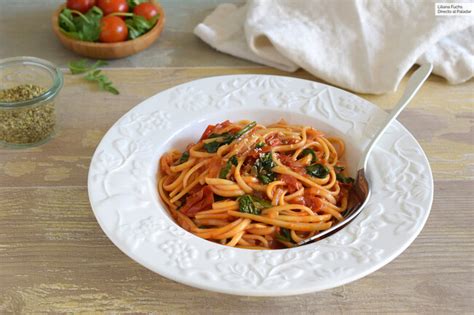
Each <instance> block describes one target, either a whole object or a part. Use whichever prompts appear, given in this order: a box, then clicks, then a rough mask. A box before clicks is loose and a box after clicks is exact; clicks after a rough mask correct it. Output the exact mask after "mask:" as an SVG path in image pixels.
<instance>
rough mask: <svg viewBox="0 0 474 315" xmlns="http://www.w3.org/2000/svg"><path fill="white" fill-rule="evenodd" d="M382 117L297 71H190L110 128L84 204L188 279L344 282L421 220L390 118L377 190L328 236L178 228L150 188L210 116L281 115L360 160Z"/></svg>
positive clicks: (289, 290) (423, 214) (296, 284)
mask: <svg viewBox="0 0 474 315" xmlns="http://www.w3.org/2000/svg"><path fill="white" fill-rule="evenodd" d="M385 115H386V114H385V113H384V112H383V111H382V110H380V109H379V108H378V107H376V106H374V105H373V104H371V103H369V102H367V101H365V100H363V99H361V98H359V97H357V96H355V95H353V94H350V93H347V92H345V91H342V90H340V89H336V88H333V87H331V86H327V85H324V84H319V83H314V82H311V81H306V80H301V79H293V78H288V77H279V76H265V75H236V76H221V77H212V78H206V79H201V80H197V81H192V82H189V83H186V84H183V85H180V86H177V87H174V88H171V89H169V90H166V91H163V92H161V93H158V94H157V95H155V96H153V97H151V98H149V99H147V100H145V101H144V102H142V103H141V104H139V105H137V106H136V107H134V108H133V109H132V110H131V111H130V112H128V113H127V114H125V115H124V116H123V117H122V118H121V119H120V120H119V121H118V122H117V123H116V124H115V125H114V126H113V127H112V128H111V129H110V130H109V131H108V133H107V134H106V135H105V136H104V138H103V139H102V141H101V143H100V144H99V146H98V148H97V150H96V152H95V154H94V156H93V158H92V162H91V166H90V170H89V180H88V189H89V198H90V202H91V205H92V208H93V210H94V214H95V215H96V217H97V220H98V222H99V224H100V226H101V227H102V229H103V230H104V232H105V233H106V234H107V236H108V237H109V238H110V239H111V240H112V241H113V242H114V244H115V245H116V246H117V247H119V248H120V249H121V250H122V251H123V252H124V253H126V254H127V255H128V256H130V257H131V258H133V259H134V260H136V261H137V262H139V263H140V264H142V265H144V266H145V267H147V268H149V269H151V270H153V271H155V272H157V273H159V274H161V275H163V276H165V277H167V278H170V279H173V280H175V281H178V282H181V283H184V284H188V285H191V286H194V287H198V288H203V289H208V290H213V291H218V292H224V293H229V294H238V295H255V296H276V295H293V294H302V293H308V292H314V291H318V290H324V289H328V288H332V287H335V286H339V285H343V284H346V283H348V282H351V281H354V280H356V279H359V278H361V277H363V276H365V275H367V274H369V273H371V272H373V271H375V270H377V269H379V268H380V267H382V266H383V265H385V264H387V263H388V262H390V261H391V260H393V259H394V258H395V257H396V256H398V255H399V254H400V253H401V252H402V251H403V250H405V249H406V247H408V246H409V245H410V244H411V242H412V241H413V240H414V239H415V238H416V236H417V235H418V234H419V232H420V231H421V229H422V227H423V225H424V224H425V222H426V220H427V218H428V215H429V211H430V208H431V204H432V199H433V179H432V175H431V170H430V167H429V163H428V161H427V159H426V157H425V155H424V153H423V151H422V149H421V147H420V146H419V144H418V143H417V142H416V140H415V139H414V138H413V136H411V134H410V133H409V132H408V131H407V130H406V129H405V128H404V127H403V126H402V125H401V124H399V123H398V122H396V123H395V124H392V126H391V127H390V128H389V130H388V132H387V133H386V134H385V135H384V136H383V138H382V139H381V140H380V143H379V145H378V147H377V148H376V149H375V150H374V152H373V154H372V156H371V159H370V161H369V169H368V173H369V178H370V180H371V181H372V185H373V195H372V197H371V200H370V203H369V204H368V206H367V208H366V209H365V210H364V211H363V212H362V214H361V215H360V216H359V217H358V218H356V220H355V221H354V222H353V223H351V224H350V225H349V226H347V227H346V228H345V229H343V230H342V231H340V232H338V233H336V234H334V235H333V236H331V237H328V238H326V239H324V240H323V241H320V242H318V243H315V244H310V245H307V246H303V247H299V248H294V249H287V250H275V251H253V250H243V249H236V248H228V247H224V246H221V245H218V244H214V243H211V242H208V241H205V240H203V239H200V238H198V237H195V236H194V235H192V234H190V233H188V232H186V231H184V230H183V229H181V228H180V227H179V226H177V225H176V224H175V223H174V222H173V220H172V219H171V218H170V217H169V215H168V214H167V212H166V210H165V209H164V206H163V204H162V203H161V201H160V200H159V197H158V195H157V192H156V178H155V176H156V173H157V167H158V165H157V164H158V159H159V157H160V155H161V154H162V153H163V152H165V151H167V150H168V149H170V148H171V147H175V146H177V147H178V148H181V149H182V148H183V147H184V145H185V144H186V143H189V142H191V141H193V140H194V141H196V139H197V138H198V137H199V135H200V133H201V132H202V130H204V128H205V126H206V125H207V124H208V123H215V122H218V121H221V120H225V119H231V120H236V119H244V118H247V119H255V120H257V121H259V122H263V123H268V122H271V121H276V120H278V119H280V118H285V119H287V120H288V121H289V122H290V123H305V124H311V125H313V126H315V127H316V128H318V129H321V130H323V131H326V132H327V133H328V134H332V133H335V134H339V135H340V136H342V137H344V139H345V140H346V142H347V143H348V155H349V158H350V160H351V161H355V162H354V163H355V164H356V163H357V161H358V156H357V153H358V152H360V151H362V149H363V148H364V146H365V145H367V143H368V139H370V137H371V135H372V133H373V131H374V130H375V128H374V124H376V122H377V121H381V118H382V117H384V116H385Z"/></svg>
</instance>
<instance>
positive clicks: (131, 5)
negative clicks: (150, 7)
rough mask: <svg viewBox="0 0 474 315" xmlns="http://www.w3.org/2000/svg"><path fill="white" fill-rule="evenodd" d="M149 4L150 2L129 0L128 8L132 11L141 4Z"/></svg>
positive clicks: (146, 0)
mask: <svg viewBox="0 0 474 315" xmlns="http://www.w3.org/2000/svg"><path fill="white" fill-rule="evenodd" d="M144 2H148V0H127V4H128V8H129V10H130V11H133V9H134V8H135V7H136V6H137V5H139V4H140V3H144Z"/></svg>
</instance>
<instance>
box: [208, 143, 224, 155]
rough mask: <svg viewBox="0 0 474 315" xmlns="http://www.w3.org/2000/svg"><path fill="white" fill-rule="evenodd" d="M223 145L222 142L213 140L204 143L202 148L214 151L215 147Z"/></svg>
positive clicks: (210, 151)
mask: <svg viewBox="0 0 474 315" xmlns="http://www.w3.org/2000/svg"><path fill="white" fill-rule="evenodd" d="M223 145H224V143H221V142H218V141H213V142H208V143H204V146H203V147H204V150H206V151H207V152H208V153H216V152H217V149H219V148H220V147H221V146H223Z"/></svg>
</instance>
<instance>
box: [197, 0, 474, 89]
mask: <svg viewBox="0 0 474 315" xmlns="http://www.w3.org/2000/svg"><path fill="white" fill-rule="evenodd" d="M437 1H439V0H423V1H417V0H398V1H376V0H373V1H364V0H273V1H268V0H267V1H265V0H250V1H248V2H247V3H246V4H245V5H243V6H242V7H236V6H235V5H232V4H222V5H219V6H218V7H217V8H216V9H215V11H214V12H212V13H211V14H210V15H209V16H208V17H207V18H206V19H205V20H204V21H203V22H202V23H200V24H199V25H197V26H196V28H195V29H194V33H195V34H196V35H197V36H199V37H200V38H201V39H202V40H203V41H205V42H206V43H208V44H209V45H211V46H212V47H214V48H216V49H217V50H220V51H222V52H225V53H228V54H231V55H234V56H236V57H240V58H244V59H248V60H251V61H254V62H257V63H261V64H265V65H268V66H271V67H275V68H278V69H281V70H285V71H296V70H297V69H298V68H303V69H305V70H307V71H308V72H310V73H311V74H313V75H314V76H316V77H318V78H320V79H323V80H325V81H327V82H329V83H331V84H334V85H337V86H340V87H343V88H346V89H349V90H353V91H356V92H361V93H373V94H380V93H385V92H389V91H394V90H396V89H397V87H398V84H399V83H400V81H401V79H402V78H403V76H404V75H405V74H406V72H407V71H408V70H409V69H410V68H411V67H412V66H413V65H414V64H415V63H424V62H431V63H433V66H434V70H433V72H434V73H435V74H438V75H440V76H443V77H445V78H446V79H447V80H448V82H449V83H452V84H457V83H462V82H465V81H467V80H469V79H470V78H472V76H473V74H474V17H473V16H436V15H435V2H437ZM464 2H465V1H464Z"/></svg>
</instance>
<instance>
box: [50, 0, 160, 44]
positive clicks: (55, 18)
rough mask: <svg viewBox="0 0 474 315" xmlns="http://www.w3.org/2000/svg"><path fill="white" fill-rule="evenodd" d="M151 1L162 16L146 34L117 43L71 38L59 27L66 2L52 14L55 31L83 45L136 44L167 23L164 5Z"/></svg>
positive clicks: (62, 36) (62, 37) (63, 38)
mask: <svg viewBox="0 0 474 315" xmlns="http://www.w3.org/2000/svg"><path fill="white" fill-rule="evenodd" d="M150 2H151V3H153V4H154V5H155V6H156V8H157V9H158V14H160V18H159V19H158V21H157V22H156V24H155V26H153V27H152V28H151V29H150V30H149V31H148V32H146V33H145V34H143V35H141V36H139V37H137V38H135V39H131V40H126V41H123V42H116V43H101V42H88V41H83V40H77V39H74V38H71V37H69V36H66V35H64V34H63V33H62V32H61V30H60V28H59V14H60V13H61V11H62V10H63V9H64V8H65V7H66V4H65V3H62V4H61V5H60V6H59V7H58V9H56V11H55V12H54V13H53V16H52V24H53V31H54V33H56V35H57V36H58V37H60V39H61V40H64V41H69V42H74V43H77V44H79V45H81V46H83V47H94V48H114V47H115V48H118V47H124V46H127V45H134V44H136V43H138V42H139V41H145V40H146V39H147V38H149V37H151V36H153V34H154V33H155V32H156V31H157V30H159V29H160V28H162V27H163V26H164V23H165V19H166V15H165V10H163V7H162V6H161V4H160V3H159V2H157V1H155V0H150Z"/></svg>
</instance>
